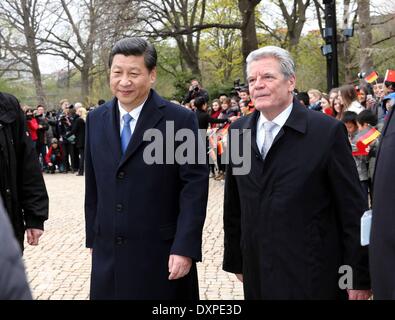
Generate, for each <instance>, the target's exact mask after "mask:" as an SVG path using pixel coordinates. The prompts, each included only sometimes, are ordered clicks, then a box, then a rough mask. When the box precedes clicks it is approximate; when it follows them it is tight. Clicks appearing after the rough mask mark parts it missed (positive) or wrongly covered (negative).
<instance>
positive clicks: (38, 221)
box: [0, 93, 48, 249]
mask: <svg viewBox="0 0 395 320" xmlns="http://www.w3.org/2000/svg"><path fill="white" fill-rule="evenodd" d="M26 132H27V131H26V123H25V118H24V114H23V112H22V109H21V108H20V105H19V102H18V100H17V99H16V98H15V97H14V96H11V95H9V94H5V93H0V195H1V196H2V198H3V200H4V206H5V208H6V210H7V212H8V215H9V217H10V220H11V224H12V226H13V228H14V232H15V236H16V238H17V240H18V241H19V243H20V245H21V248H22V249H23V238H24V232H25V227H26V228H35V229H44V221H45V220H46V219H48V195H47V190H46V188H45V184H44V179H43V176H42V174H41V170H40V166H39V162H38V159H37V153H36V151H35V150H34V148H33V144H32V141H31V139H30V138H29V137H28V135H27V133H26Z"/></svg>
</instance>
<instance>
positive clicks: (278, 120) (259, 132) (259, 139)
mask: <svg viewBox="0 0 395 320" xmlns="http://www.w3.org/2000/svg"><path fill="white" fill-rule="evenodd" d="M292 108H293V102H292V103H291V104H290V105H289V106H288V107H287V109H285V110H284V111H283V112H281V113H280V114H279V115H278V116H277V117H275V118H274V119H273V120H272V122H273V123H275V124H276V127H275V128H273V130H272V134H273V141H274V139H275V138H276V136H277V134H278V133H279V132H280V129H281V128H282V127H283V126H284V124H285V122H287V120H288V118H289V115H290V114H291V111H292ZM267 121H269V120H267V119H266V117H265V116H264V115H263V114H262V112H261V113H260V115H259V119H258V123H257V129H256V144H257V146H258V150H262V146H263V143H264V141H265V129H264V127H263V124H264V123H265V122H267Z"/></svg>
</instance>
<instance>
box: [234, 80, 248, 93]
mask: <svg viewBox="0 0 395 320" xmlns="http://www.w3.org/2000/svg"><path fill="white" fill-rule="evenodd" d="M245 88H248V86H246V85H245V84H244V83H240V79H236V80H235V81H233V88H232V91H231V92H230V94H231V95H232V96H237V95H238V93H239V91H240V90H242V89H245Z"/></svg>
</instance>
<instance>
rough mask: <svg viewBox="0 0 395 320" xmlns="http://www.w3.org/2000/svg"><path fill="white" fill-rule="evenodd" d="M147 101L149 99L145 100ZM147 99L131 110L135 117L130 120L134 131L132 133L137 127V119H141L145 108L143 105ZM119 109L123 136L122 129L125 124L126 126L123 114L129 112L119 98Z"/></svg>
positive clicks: (131, 114)
mask: <svg viewBox="0 0 395 320" xmlns="http://www.w3.org/2000/svg"><path fill="white" fill-rule="evenodd" d="M145 101H147V100H145ZM145 101H144V102H143V103H142V104H140V105H139V106H138V107H137V108H134V109H133V110H132V111H130V112H129V114H130V116H131V117H132V118H133V120H132V121H130V132H131V133H132V135H133V132H134V129H135V128H136V124H137V120H138V119H139V116H140V113H141V110H143V106H144V103H145ZM118 109H119V117H120V120H119V124H120V131H119V136H121V134H122V129H123V126H124V121H123V116H124V115H125V114H127V113H128V112H127V111H126V110H125V109H124V108H123V107H122V105H121V103H120V102H119V100H118Z"/></svg>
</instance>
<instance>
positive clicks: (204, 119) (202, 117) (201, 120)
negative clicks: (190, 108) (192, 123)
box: [196, 110, 228, 130]
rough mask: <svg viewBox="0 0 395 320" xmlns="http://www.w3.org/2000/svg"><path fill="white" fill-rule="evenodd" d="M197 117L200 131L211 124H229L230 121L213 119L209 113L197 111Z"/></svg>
mask: <svg viewBox="0 0 395 320" xmlns="http://www.w3.org/2000/svg"><path fill="white" fill-rule="evenodd" d="M196 117H197V119H198V125H199V129H206V130H207V128H208V124H209V123H225V122H228V119H217V118H211V117H210V115H209V114H208V113H207V112H204V111H200V110H196Z"/></svg>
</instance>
